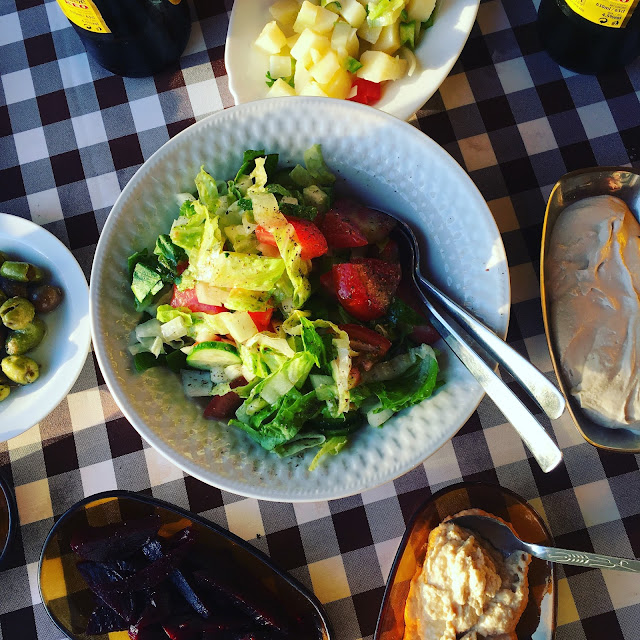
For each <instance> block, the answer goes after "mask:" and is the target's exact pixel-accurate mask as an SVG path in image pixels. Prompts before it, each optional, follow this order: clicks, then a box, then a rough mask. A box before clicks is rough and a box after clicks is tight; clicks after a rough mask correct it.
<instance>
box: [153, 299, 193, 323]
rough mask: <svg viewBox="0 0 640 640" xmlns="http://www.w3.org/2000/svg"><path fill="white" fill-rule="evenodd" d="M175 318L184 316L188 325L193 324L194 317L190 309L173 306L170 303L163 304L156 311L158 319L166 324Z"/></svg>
mask: <svg viewBox="0 0 640 640" xmlns="http://www.w3.org/2000/svg"><path fill="white" fill-rule="evenodd" d="M175 318H182V319H183V320H184V323H185V325H186V326H187V327H190V326H191V325H192V324H193V318H192V316H191V312H190V311H189V309H184V308H176V307H172V306H171V305H169V304H162V305H160V306H159V307H158V309H157V311H156V319H157V320H158V321H159V322H161V323H162V324H164V323H165V322H170V321H171V320H173V319H175Z"/></svg>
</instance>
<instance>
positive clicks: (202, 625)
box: [162, 614, 251, 640]
mask: <svg viewBox="0 0 640 640" xmlns="http://www.w3.org/2000/svg"><path fill="white" fill-rule="evenodd" d="M162 626H163V629H164V630H165V632H166V634H167V635H168V636H169V638H171V640H191V638H198V640H200V638H201V637H202V634H203V633H204V634H210V636H207V637H211V638H222V637H225V638H226V637H227V634H228V633H229V632H245V631H249V630H250V628H251V624H250V623H249V622H248V620H247V619H246V618H240V617H237V616H230V615H228V614H222V615H217V616H216V617H215V618H214V619H210V620H202V619H201V618H193V617H192V618H189V619H187V620H183V621H181V622H167V623H165V624H163V625H162Z"/></svg>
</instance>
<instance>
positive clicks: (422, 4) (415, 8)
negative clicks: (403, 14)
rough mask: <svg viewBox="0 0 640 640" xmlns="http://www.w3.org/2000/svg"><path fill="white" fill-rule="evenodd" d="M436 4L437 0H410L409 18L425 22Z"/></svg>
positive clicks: (408, 7) (408, 6)
mask: <svg viewBox="0 0 640 640" xmlns="http://www.w3.org/2000/svg"><path fill="white" fill-rule="evenodd" d="M435 6H436V0H409V2H408V3H407V13H408V14H409V20H417V21H418V22H424V21H425V20H428V19H429V17H430V16H431V14H432V13H433V10H434V9H435Z"/></svg>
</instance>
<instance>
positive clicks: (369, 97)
mask: <svg viewBox="0 0 640 640" xmlns="http://www.w3.org/2000/svg"><path fill="white" fill-rule="evenodd" d="M352 86H354V87H355V88H356V95H355V96H353V97H352V98H348V99H349V100H352V101H353V102H360V103H362V104H373V103H374V102H377V101H378V100H380V83H379V82H371V80H365V79H364V78H354V79H353V84H352Z"/></svg>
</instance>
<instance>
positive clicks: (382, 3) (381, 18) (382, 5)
mask: <svg viewBox="0 0 640 640" xmlns="http://www.w3.org/2000/svg"><path fill="white" fill-rule="evenodd" d="M404 5H405V0H378V1H377V2H369V3H367V22H368V24H369V26H371V27H387V26H389V25H390V24H393V23H394V22H395V21H396V20H397V19H398V17H399V16H400V13H401V11H402V10H403V9H404Z"/></svg>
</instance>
